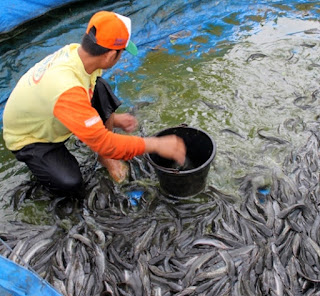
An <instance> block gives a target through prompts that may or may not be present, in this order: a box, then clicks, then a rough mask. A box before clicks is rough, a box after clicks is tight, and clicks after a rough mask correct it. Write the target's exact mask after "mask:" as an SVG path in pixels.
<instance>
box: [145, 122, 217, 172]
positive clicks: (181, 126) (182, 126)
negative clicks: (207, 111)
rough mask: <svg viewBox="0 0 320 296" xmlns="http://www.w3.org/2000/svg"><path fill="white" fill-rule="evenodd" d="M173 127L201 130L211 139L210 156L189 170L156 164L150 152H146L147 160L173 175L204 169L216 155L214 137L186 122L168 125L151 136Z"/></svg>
mask: <svg viewBox="0 0 320 296" xmlns="http://www.w3.org/2000/svg"><path fill="white" fill-rule="evenodd" d="M175 128H189V129H192V130H196V131H199V132H202V133H203V134H205V135H206V136H207V137H208V138H209V139H210V140H211V142H212V146H213V149H212V153H211V155H210V157H209V158H208V159H207V160H206V161H205V162H204V163H203V164H202V165H200V166H198V167H196V168H193V169H191V170H183V171H180V170H179V169H174V168H166V167H163V166H161V165H158V164H156V163H155V162H154V161H153V160H152V159H151V157H150V153H147V154H146V158H147V161H149V162H150V163H151V165H152V166H153V167H155V168H157V169H159V170H160V171H162V172H164V173H168V174H172V175H175V174H179V175H186V174H190V173H194V172H199V171H201V170H204V169H205V168H206V167H207V166H208V165H210V163H211V162H212V161H213V159H214V157H215V155H216V150H217V146H216V143H215V141H214V139H213V138H212V136H211V135H210V134H209V133H207V132H206V131H204V130H202V129H200V128H195V127H190V126H188V125H186V124H181V125H177V126H173V127H169V128H166V129H163V130H161V131H159V132H157V133H155V134H154V135H153V136H154V137H157V136H159V134H161V133H162V132H164V131H167V130H171V129H175Z"/></svg>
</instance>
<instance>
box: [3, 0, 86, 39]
mask: <svg viewBox="0 0 320 296" xmlns="http://www.w3.org/2000/svg"><path fill="white" fill-rule="evenodd" d="M77 1H80V0H32V1H30V0H10V1H6V2H5V3H3V2H4V1H2V2H1V14H0V15H1V17H0V34H2V33H7V32H9V31H11V30H13V29H14V28H16V27H17V26H19V25H21V24H22V23H24V22H26V21H29V20H31V19H34V18H36V17H39V16H41V15H42V14H45V13H46V12H48V11H49V10H51V9H54V8H57V7H60V6H63V5H66V4H69V3H73V2H77Z"/></svg>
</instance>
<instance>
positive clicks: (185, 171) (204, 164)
mask: <svg viewBox="0 0 320 296" xmlns="http://www.w3.org/2000/svg"><path fill="white" fill-rule="evenodd" d="M172 134H173V135H177V136H178V137H181V138H182V139H183V140H184V142H185V145H186V148H187V155H186V161H185V164H184V165H183V166H179V165H178V164H177V163H176V162H175V161H173V160H170V159H166V158H163V157H161V156H159V155H157V154H147V156H146V157H147V159H148V160H149V162H150V163H151V164H152V165H153V167H154V168H155V172H156V174H157V176H158V179H159V183H160V187H161V189H162V190H163V191H164V193H165V194H167V195H169V196H173V197H190V196H194V195H197V194H199V193H200V192H201V191H203V190H204V189H205V186H206V180H207V175H208V172H209V169H210V165H211V163H212V161H213V159H214V157H215V155H216V144H215V142H214V140H213V139H212V137H211V136H210V135H209V134H208V133H206V132H205V131H203V130H201V129H198V128H194V127H189V126H187V125H180V126H177V127H172V128H168V129H165V130H163V131H160V132H158V133H157V134H155V136H157V137H161V136H165V135H172Z"/></svg>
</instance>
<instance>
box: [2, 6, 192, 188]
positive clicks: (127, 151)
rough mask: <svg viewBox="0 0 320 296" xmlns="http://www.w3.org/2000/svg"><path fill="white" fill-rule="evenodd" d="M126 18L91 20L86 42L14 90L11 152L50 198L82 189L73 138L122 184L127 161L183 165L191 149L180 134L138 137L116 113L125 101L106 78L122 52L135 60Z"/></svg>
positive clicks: (130, 120)
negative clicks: (154, 158) (144, 158)
mask: <svg viewBox="0 0 320 296" xmlns="http://www.w3.org/2000/svg"><path fill="white" fill-rule="evenodd" d="M130 35H131V20H130V19H129V18H128V17H125V16H122V15H119V14H116V13H113V12H108V11H100V12H98V13H96V14H94V15H93V16H92V18H91V20H90V21H89V24H88V27H87V30H86V33H85V35H84V37H83V40H82V42H81V45H80V44H70V45H66V46H65V47H63V48H61V49H60V50H58V51H57V52H55V53H53V54H51V55H49V56H47V57H46V58H44V59H43V60H42V61H40V62H39V63H37V64H36V65H35V66H33V67H32V68H31V69H30V70H29V71H28V72H27V73H26V74H24V75H23V76H22V77H21V79H20V80H19V82H18V83H17V85H16V87H15V88H14V90H13V91H12V93H11V95H10V97H9V99H8V101H7V104H6V106H5V110H4V114H3V137H4V140H5V143H6V146H7V148H8V149H9V150H11V151H12V152H13V153H14V154H15V156H16V158H17V159H18V160H19V161H22V162H25V163H26V164H27V166H28V167H29V169H30V170H31V172H32V173H33V174H34V175H35V176H36V178H37V179H38V181H39V182H40V183H41V184H43V185H44V186H45V187H46V188H48V189H49V190H51V191H52V192H57V193H60V192H64V193H66V192H74V191H77V190H78V189H79V188H81V185H82V183H83V180H82V175H81V172H80V168H79V164H78V162H77V160H76V159H75V157H74V156H73V155H72V154H71V153H70V152H69V150H68V149H67V148H66V147H65V141H66V140H67V139H68V138H69V137H70V136H71V135H72V134H74V135H75V136H76V137H78V138H79V139H80V140H81V141H82V142H83V143H85V144H86V145H88V146H89V147H90V148H91V149H92V150H93V151H95V152H97V153H98V155H99V157H98V159H99V161H100V163H101V164H102V165H103V166H104V167H106V168H107V170H108V171H109V174H110V176H111V177H112V178H113V179H114V180H115V181H117V182H122V181H123V180H124V179H125V177H126V174H127V171H128V167H127V166H126V165H125V164H124V163H123V162H121V160H129V159H131V158H133V157H134V156H136V155H142V154H144V153H157V154H159V155H160V156H162V157H164V158H169V159H173V160H175V161H177V162H178V163H179V164H181V165H182V164H183V163H184V161H185V155H186V148H185V145H184V142H183V140H182V139H181V138H179V137H177V136H175V135H169V136H163V137H146V138H142V137H137V136H132V135H121V134H116V133H113V128H114V127H117V128H121V129H122V130H123V131H125V132H127V133H130V132H132V131H134V130H135V129H136V128H137V126H138V123H137V120H136V118H135V117H133V116H131V115H130V114H128V113H124V114H116V113H114V112H115V110H116V109H117V108H118V107H119V105H120V102H119V100H118V99H117V97H116V96H115V95H114V94H113V92H112V90H111V88H110V86H109V85H108V83H106V81H105V80H104V79H102V78H101V75H102V70H103V69H109V68H111V67H113V66H114V65H115V64H116V63H117V62H118V60H119V59H120V57H121V54H122V52H123V51H124V50H126V51H128V52H130V53H131V54H133V55H136V54H137V48H136V46H135V45H134V44H133V43H132V41H130Z"/></svg>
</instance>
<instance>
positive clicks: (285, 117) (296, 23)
mask: <svg viewBox="0 0 320 296" xmlns="http://www.w3.org/2000/svg"><path fill="white" fill-rule="evenodd" d="M301 5H302V4H301ZM282 9H283V11H285V10H286V9H287V7H286V6H283V7H282ZM308 9H309V7H307V4H305V5H304V6H301V7H300V8H299V13H306V12H305V11H308ZM265 13H266V14H267V11H266V12H265ZM236 17H237V15H230V16H228V17H227V18H225V22H228V23H229V24H232V25H234V26H239V23H238V21H237V18H236ZM253 17H254V16H252V18H253ZM254 21H256V22H257V23H258V24H259V26H260V29H261V31H260V32H258V33H256V34H253V35H251V36H249V37H242V38H240V40H237V41H236V42H231V41H221V42H219V43H218V44H217V45H215V46H214V47H213V48H212V50H210V51H209V52H207V53H204V54H202V55H200V56H199V57H194V58H193V57H192V56H193V55H194V54H195V53H196V52H197V51H198V50H199V49H200V48H201V46H202V45H203V46H204V45H207V42H208V39H207V38H206V37H205V36H202V35H199V36H197V37H195V38H194V39H193V41H194V43H192V44H189V45H185V44H183V43H180V42H179V39H177V40H173V39H170V38H168V39H167V40H166V42H170V43H171V48H172V49H174V53H172V52H170V53H168V51H167V49H165V48H164V47H162V45H161V42H159V46H157V47H155V48H153V49H152V50H150V51H149V52H148V54H147V56H146V58H145V59H144V60H143V61H142V65H141V66H140V67H139V69H138V70H137V71H135V72H129V73H126V75H128V79H127V80H126V81H123V80H121V79H119V77H121V75H122V74H121V72H120V73H116V74H115V75H114V76H112V77H111V81H114V82H117V81H120V82H119V84H118V85H117V87H118V93H119V96H120V97H123V98H130V102H131V104H133V105H136V106H138V107H137V108H136V109H135V114H136V116H137V117H138V119H139V121H140V123H141V130H143V132H144V133H145V134H146V135H152V134H154V133H156V132H158V131H159V130H162V129H165V128H168V127H172V126H175V125H179V124H181V123H186V124H188V125H189V126H192V127H198V128H201V129H203V130H205V131H207V132H208V133H209V134H211V135H212V136H213V138H214V139H215V141H216V144H217V154H216V157H215V160H214V162H213V164H212V167H211V169H210V173H209V176H208V185H213V186H215V187H217V188H218V189H220V190H222V191H224V192H226V193H232V194H235V195H237V189H238V187H237V183H236V181H235V180H236V178H238V177H241V176H244V175H245V174H247V173H250V172H252V171H254V170H259V168H260V167H261V168H262V167H267V168H270V169H271V170H273V169H276V170H279V171H281V170H282V169H283V162H284V159H285V158H286V157H287V156H288V155H290V153H291V152H292V151H295V150H296V149H297V148H298V147H300V146H302V145H303V144H304V143H305V142H306V141H307V139H308V137H309V132H307V131H306V127H307V126H308V125H310V124H312V122H314V121H319V115H320V108H319V99H320V86H319V81H320V73H319V70H320V57H319V46H320V42H319V36H320V31H319V30H320V26H319V22H318V21H312V20H298V19H289V18H285V17H281V15H279V16H278V18H276V19H275V20H273V21H271V22H267V21H266V18H263V17H260V18H259V19H255V20H254ZM250 29H252V28H250V27H248V28H246V27H245V26H243V25H242V26H241V30H248V32H250ZM208 30H209V29H208ZM210 30H211V31H210V34H218V35H219V34H220V30H222V29H221V28H219V26H213V27H212V28H211V29H210ZM181 39H183V37H181ZM188 54H190V56H191V57H189V58H186V57H185V55H188ZM120 109H121V110H120V111H128V110H129V109H130V107H129V105H128V104H124V107H121V108H120ZM137 134H140V132H137ZM0 138H1V140H0V163H1V167H0V180H1V181H0V192H1V201H0V205H1V208H2V210H1V211H0V221H1V220H23V221H27V222H31V223H37V224H42V223H49V222H50V216H49V215H47V212H46V209H47V206H48V203H49V201H48V199H47V198H46V196H43V198H42V199H41V197H40V198H39V199H40V200H37V201H32V200H26V201H25V202H24V204H23V205H21V206H20V210H19V211H13V208H12V205H10V201H11V195H10V190H12V189H14V188H16V187H17V186H18V185H21V184H23V183H24V182H26V181H29V180H30V173H29V171H28V169H27V168H26V166H25V165H24V164H22V163H19V162H17V161H16V160H15V158H14V157H13V155H12V154H11V153H10V152H8V151H7V150H6V149H5V148H4V143H3V140H2V136H1V137H0ZM71 142H72V141H71ZM70 147H71V149H72V150H73V152H74V153H75V155H76V156H77V157H78V159H79V161H80V163H81V164H82V165H85V164H86V163H87V162H88V159H90V161H91V159H92V157H91V156H92V155H91V154H90V152H88V150H87V149H86V148H83V147H82V148H81V149H77V148H75V147H74V146H73V142H72V143H71V144H70ZM106 177H107V175H106ZM21 194H22V193H21ZM42 194H43V193H42Z"/></svg>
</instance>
